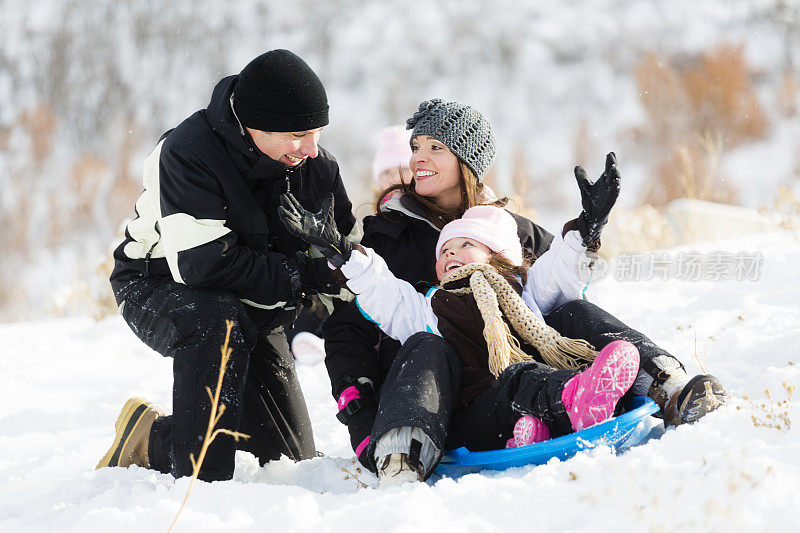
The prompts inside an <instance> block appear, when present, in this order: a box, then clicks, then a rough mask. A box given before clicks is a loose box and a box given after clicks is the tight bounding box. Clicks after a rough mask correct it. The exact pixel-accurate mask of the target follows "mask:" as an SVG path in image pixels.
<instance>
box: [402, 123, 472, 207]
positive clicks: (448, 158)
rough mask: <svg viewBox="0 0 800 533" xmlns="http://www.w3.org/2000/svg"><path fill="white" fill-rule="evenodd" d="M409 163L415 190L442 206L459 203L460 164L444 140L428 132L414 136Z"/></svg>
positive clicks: (451, 205) (452, 205) (457, 204)
mask: <svg viewBox="0 0 800 533" xmlns="http://www.w3.org/2000/svg"><path fill="white" fill-rule="evenodd" d="M409 166H410V167H411V170H412V172H413V173H414V179H415V181H416V186H415V189H416V191H417V193H418V194H420V195H422V196H425V197H426V198H429V199H431V200H433V201H434V202H436V204H438V205H439V206H442V207H448V208H451V207H457V206H459V205H461V167H460V165H459V161H458V157H456V155H455V154H454V153H453V152H451V151H450V149H449V148H448V147H447V146H446V145H445V144H444V143H442V142H441V141H439V140H437V139H435V138H433V137H429V136H428V135H418V136H416V137H414V138H413V139H412V140H411V159H410V160H409Z"/></svg>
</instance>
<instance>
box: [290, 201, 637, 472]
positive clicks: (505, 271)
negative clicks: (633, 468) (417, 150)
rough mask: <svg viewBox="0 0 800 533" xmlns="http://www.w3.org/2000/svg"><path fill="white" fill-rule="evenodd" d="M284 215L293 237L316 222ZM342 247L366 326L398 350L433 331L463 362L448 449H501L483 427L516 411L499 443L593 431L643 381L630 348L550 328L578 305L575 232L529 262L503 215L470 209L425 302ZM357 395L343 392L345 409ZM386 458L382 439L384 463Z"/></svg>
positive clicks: (369, 254) (445, 248)
mask: <svg viewBox="0 0 800 533" xmlns="http://www.w3.org/2000/svg"><path fill="white" fill-rule="evenodd" d="M284 207H286V208H288V209H286V210H285V212H284V215H283V217H284V222H285V223H287V227H289V228H290V231H291V230H292V227H293V226H294V227H295V228H297V224H293V223H292V220H291V219H294V220H295V221H299V220H301V219H302V218H303V216H314V215H311V214H309V213H307V212H304V211H302V207H300V206H299V204H295V205H291V204H290V202H285V203H284ZM324 212H325V207H324V206H323V210H322V211H321V213H324ZM334 240H335V239H334ZM310 242H311V241H310ZM328 242H330V241H328ZM336 242H337V246H338V247H339V248H340V249H341V256H342V259H343V260H344V261H343V262H342V263H341V264H337V265H336V266H337V267H339V270H340V272H341V274H342V275H343V276H344V277H345V278H346V279H347V284H346V286H347V288H348V289H349V290H350V291H352V292H353V293H354V294H355V295H356V299H357V303H358V306H359V309H360V310H361V312H362V313H363V314H364V316H365V317H367V319H369V320H371V321H372V322H375V323H376V324H377V325H378V327H380V329H382V330H383V331H384V332H385V333H386V334H388V335H389V336H391V337H393V338H395V339H397V340H399V341H401V342H403V341H405V340H406V339H407V338H409V337H410V336H411V335H413V334H414V333H416V332H418V331H429V332H432V333H435V334H438V335H441V336H442V337H443V338H444V339H445V340H447V341H448V342H449V343H450V344H451V345H452V346H453V347H454V348H455V350H456V352H457V354H458V357H459V358H460V360H461V365H462V372H461V389H460V398H459V403H460V405H461V408H460V409H457V410H456V412H455V414H454V416H453V418H452V420H451V425H450V430H449V431H450V435H449V436H448V444H452V445H454V446H467V447H468V448H470V449H472V450H476V449H491V448H492V447H497V445H496V443H497V437H498V435H496V434H492V433H496V432H488V431H487V430H485V429H484V428H483V427H482V424H481V421H482V420H486V419H493V418H496V417H498V416H501V412H505V413H507V412H508V411H509V410H511V411H513V412H515V413H517V418H516V419H514V420H511V419H509V422H508V424H509V426H508V427H507V428H505V429H504V430H503V432H504V434H505V435H507V437H504V438H505V439H506V440H503V441H502V443H501V444H500V445H501V446H502V445H503V444H505V445H507V446H520V445H525V444H530V443H532V442H538V441H541V440H545V439H547V438H549V437H550V435H551V434H552V435H555V436H558V435H563V434H566V433H569V432H571V431H578V430H581V429H585V428H587V427H590V426H593V425H595V424H598V423H600V422H603V421H605V420H608V419H609V418H611V417H612V416H613V414H614V410H615V408H616V405H617V402H618V401H619V399H620V398H621V397H622V396H623V395H624V394H625V393H626V392H627V391H628V389H629V388H630V386H631V385H632V384H633V382H634V380H635V377H636V373H637V371H638V368H639V353H638V350H637V349H636V347H635V346H633V345H632V344H630V343H628V342H626V341H614V342H611V343H610V344H608V345H606V346H605V347H604V348H603V349H602V350H600V352H599V353H598V352H596V351H595V350H594V348H593V347H592V346H591V345H589V344H588V343H587V342H586V341H583V340H575V339H569V338H565V337H562V336H561V335H559V334H558V333H557V332H556V331H555V330H554V329H552V328H551V327H549V326H548V325H547V324H546V323H545V321H544V319H543V314H547V313H548V312H549V311H550V310H552V309H554V308H555V307H557V306H559V305H561V304H563V303H566V302H567V301H570V300H573V299H577V298H580V295H581V289H582V288H583V286H584V282H583V281H582V280H581V279H580V275H579V271H578V265H579V264H580V261H581V258H582V256H583V255H584V254H585V253H586V247H585V246H584V245H583V243H582V239H581V236H580V234H579V232H578V231H577V230H572V231H567V232H566V233H565V234H564V235H563V237H562V236H560V235H556V236H555V240H554V242H553V244H552V245H551V247H550V249H549V250H548V251H547V252H545V253H544V254H543V255H542V256H541V257H539V258H538V259H536V261H535V262H533V263H532V264H531V261H530V259H529V258H526V257H524V255H523V251H522V247H521V245H520V242H519V238H518V237H517V225H516V222H515V220H514V218H513V217H512V216H511V215H510V214H509V213H508V212H507V211H505V210H504V209H502V208H499V207H495V206H488V205H482V206H476V207H472V208H470V209H468V210H467V211H466V212H465V213H464V216H463V217H462V218H460V219H457V220H454V221H452V222H450V223H448V224H447V225H445V226H444V228H443V229H442V231H441V234H440V237H439V240H438V242H437V244H436V274H437V278H438V279H439V281H440V285H439V286H438V287H431V288H429V289H427V290H426V291H424V293H422V292H419V291H418V290H417V289H415V287H414V286H412V285H411V284H409V283H407V282H405V281H402V280H399V279H397V278H396V277H395V276H394V275H393V274H392V273H391V272H390V271H389V269H388V267H387V266H386V263H385V262H384V260H383V259H382V258H381V257H380V256H379V255H377V254H376V253H374V252H373V251H372V250H371V249H368V248H364V247H361V246H359V245H349V244H345V245H344V246H343V245H342V244H343V243H344V242H345V241H344V240H343V239H339V240H338V241H336ZM321 243H322V241H320V243H314V242H312V244H318V245H319V244H321ZM342 248H343V249H342ZM348 248H349V249H348ZM585 365H590V366H588V368H586V369H585V370H583V371H582V372H579V371H578V370H579V369H580V368H582V367H585ZM355 390H356V389H355V388H353V391H348V390H346V391H344V392H343V393H342V397H340V405H339V408H340V410H341V409H344V408H345V407H346V405H347V403H348V401H350V400H352V399H353V398H355V396H353V394H355V392H354V391H355ZM342 399H344V401H342ZM382 401H383V400H382ZM390 401H391V400H390ZM397 401H402V399H400V398H398V399H397ZM487 427H489V425H487ZM451 436H452V437H453V438H451ZM380 450H381V443H380V441H379V442H378V444H377V446H376V451H375V456H376V458H380V457H379V455H380V453H381V451H380Z"/></svg>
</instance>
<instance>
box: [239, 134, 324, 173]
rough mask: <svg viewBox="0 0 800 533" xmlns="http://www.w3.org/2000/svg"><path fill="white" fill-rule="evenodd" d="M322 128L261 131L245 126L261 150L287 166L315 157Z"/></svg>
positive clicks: (293, 165) (317, 152)
mask: <svg viewBox="0 0 800 533" xmlns="http://www.w3.org/2000/svg"><path fill="white" fill-rule="evenodd" d="M321 131H322V128H317V129H314V130H306V131H290V132H283V131H261V130H254V129H252V128H247V132H248V133H249V134H250V137H252V139H253V142H254V143H256V146H257V147H258V149H259V150H261V152H262V153H263V154H264V155H266V156H267V157H269V158H270V159H274V160H275V161H278V162H280V163H283V164H284V165H286V166H287V167H296V166H297V165H299V164H300V163H302V162H303V160H304V159H305V158H306V157H312V158H313V157H317V154H319V148H318V146H317V143H318V142H319V134H320V132H321Z"/></svg>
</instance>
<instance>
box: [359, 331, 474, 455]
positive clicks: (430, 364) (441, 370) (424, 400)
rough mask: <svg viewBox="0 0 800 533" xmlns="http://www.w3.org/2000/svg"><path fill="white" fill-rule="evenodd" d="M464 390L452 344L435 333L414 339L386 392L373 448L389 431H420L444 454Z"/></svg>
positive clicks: (395, 363)
mask: <svg viewBox="0 0 800 533" xmlns="http://www.w3.org/2000/svg"><path fill="white" fill-rule="evenodd" d="M460 387H461V360H460V359H459V358H458V354H456V351H455V350H454V349H453V347H452V346H450V344H448V343H447V342H446V341H445V340H444V339H443V338H441V337H440V336H438V335H434V334H433V333H415V334H414V335H412V336H411V337H409V338H408V339H407V340H406V342H405V343H404V344H403V346H402V347H401V348H400V350H399V351H398V352H397V356H396V357H395V359H394V361H393V362H392V366H391V368H390V369H389V372H388V373H387V374H386V378H385V379H384V381H383V384H382V385H381V388H380V400H379V402H378V413H377V415H376V416H375V423H374V424H373V427H372V435H371V437H370V446H368V447H367V449H366V450H364V452H362V453H369V454H372V453H373V451H374V449H375V443H377V441H378V440H379V439H380V437H381V435H383V434H384V433H386V432H387V431H389V430H391V429H394V428H399V427H404V426H410V427H418V428H420V429H422V430H423V431H424V432H425V434H426V435H427V436H428V437H429V438H430V439H431V440H432V441H433V443H434V445H435V446H436V447H437V448H438V449H439V450H444V449H445V448H444V445H445V439H446V437H447V426H448V424H449V423H450V416H451V415H452V413H453V408H454V407H455V405H456V400H457V399H458V391H459V388H460Z"/></svg>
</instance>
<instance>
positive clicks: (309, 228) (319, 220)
mask: <svg viewBox="0 0 800 533" xmlns="http://www.w3.org/2000/svg"><path fill="white" fill-rule="evenodd" d="M278 214H279V216H280V217H281V222H283V225H284V226H286V229H287V230H288V231H289V233H291V234H292V235H294V236H295V237H297V238H298V239H301V240H303V241H305V242H307V243H308V244H310V245H312V246H314V247H316V248H317V249H318V250H319V251H320V252H321V253H322V255H324V256H325V258H327V260H328V261H329V262H330V264H332V265H333V266H335V267H337V268H338V267H340V266H342V265H343V264H345V262H347V260H348V259H350V254H351V253H352V251H353V246H352V244H351V243H350V241H348V240H347V239H346V238H344V237H342V235H341V234H340V233H339V230H338V229H337V228H336V221H335V220H334V218H333V193H331V195H330V196H328V197H327V198H326V199H325V201H324V202H323V203H322V207H321V208H320V210H319V211H318V212H316V213H311V212H310V211H307V210H306V209H305V208H304V207H303V206H302V205H300V202H298V201H297V199H296V198H295V197H294V196H293V195H292V193H289V192H287V193H284V194H282V195H281V205H280V206H279V207H278Z"/></svg>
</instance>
